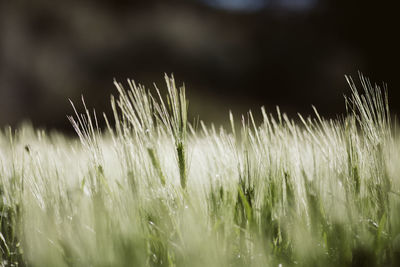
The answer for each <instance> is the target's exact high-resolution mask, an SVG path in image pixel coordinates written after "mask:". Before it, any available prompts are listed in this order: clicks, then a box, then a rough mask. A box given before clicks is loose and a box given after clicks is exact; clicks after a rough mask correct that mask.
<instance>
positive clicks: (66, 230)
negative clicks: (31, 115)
mask: <svg viewBox="0 0 400 267" xmlns="http://www.w3.org/2000/svg"><path fill="white" fill-rule="evenodd" d="M165 80H166V85H167V86H166V92H167V93H166V97H165V98H164V97H163V96H162V93H161V92H162V90H159V89H157V88H155V92H156V94H155V96H153V95H152V94H151V93H150V91H149V90H147V89H145V88H144V87H143V86H141V85H137V84H135V83H134V82H133V81H131V80H128V82H127V84H128V87H129V89H128V90H125V89H124V87H123V85H122V84H120V83H117V82H114V84H115V85H116V87H117V93H118V95H117V96H116V97H114V96H112V97H111V106H112V109H113V118H108V117H107V116H105V115H104V116H103V117H104V119H105V121H106V124H107V126H108V127H107V129H105V130H101V129H99V127H98V118H97V115H96V112H95V111H93V112H90V111H89V109H88V108H87V106H86V104H85V102H84V100H83V99H82V102H83V103H82V104H83V109H84V113H83V114H80V113H79V112H78V110H79V108H76V107H75V106H73V110H74V111H75V115H74V116H70V117H69V119H70V121H71V123H72V126H73V127H74V128H75V130H76V132H77V134H78V137H79V138H77V139H70V138H67V137H65V136H63V135H60V134H56V133H52V134H49V133H46V132H44V131H41V130H35V129H32V127H31V126H24V127H22V128H20V129H18V130H16V131H15V132H14V131H11V130H10V129H9V128H7V129H5V130H3V131H1V132H0V234H1V235H0V256H1V257H0V263H1V265H2V266H17V265H18V266H398V265H400V183H399V179H398V173H399V171H400V167H399V165H398V164H397V163H398V162H399V160H400V140H399V136H398V135H397V133H396V132H395V128H394V127H393V125H394V122H393V121H392V119H391V116H390V110H389V107H388V97H387V93H386V89H385V88H384V89H383V90H382V89H381V88H379V87H378V86H372V84H371V83H370V82H369V81H368V79H366V78H364V77H363V76H360V80H361V86H362V88H363V91H359V90H357V88H356V85H355V83H354V82H353V80H351V78H348V82H349V85H350V87H351V95H350V96H349V97H346V100H345V104H346V107H347V113H346V114H345V115H344V116H342V117H339V118H337V119H324V118H323V117H321V116H320V115H319V114H318V112H317V111H316V109H315V108H314V109H315V116H312V117H308V118H304V117H302V116H301V115H300V116H299V120H298V121H297V120H294V119H290V118H288V116H286V115H285V114H284V113H282V112H281V111H280V110H279V108H278V109H277V111H276V113H274V114H270V113H267V111H266V110H265V108H262V110H261V113H262V117H263V122H262V123H261V124H260V125H257V124H256V123H255V121H254V118H253V114H252V113H251V112H249V113H248V114H247V115H246V116H242V118H241V123H238V124H235V119H234V117H233V115H232V113H231V114H229V120H230V124H231V129H229V130H227V129H224V128H216V127H215V126H214V125H211V126H210V127H209V126H207V125H206V124H205V123H204V122H201V121H200V126H201V127H200V129H199V130H197V129H196V130H195V128H196V127H194V126H193V125H191V124H190V123H189V122H188V118H187V110H188V104H187V103H188V102H187V100H186V96H185V88H184V86H183V87H181V88H178V87H177V86H176V84H175V80H174V78H173V77H168V76H165ZM189 154H190V157H188V155H189ZM189 159H190V160H189ZM189 163H190V168H189Z"/></svg>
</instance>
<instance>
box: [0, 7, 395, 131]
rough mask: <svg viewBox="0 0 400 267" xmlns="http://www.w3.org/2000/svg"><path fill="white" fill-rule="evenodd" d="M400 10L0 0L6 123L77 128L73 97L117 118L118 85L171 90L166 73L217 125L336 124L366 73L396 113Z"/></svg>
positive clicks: (0, 118)
mask: <svg viewBox="0 0 400 267" xmlns="http://www.w3.org/2000/svg"><path fill="white" fill-rule="evenodd" d="M357 2H358V3H357ZM395 13H396V14H395ZM397 13H398V9H397V8H395V6H394V5H393V6H392V5H391V4H390V3H389V2H387V1H385V2H384V1H382V2H378V1H362V2H361V1H360V2H359V1H349V0H168V1H166V0H137V1H133V0H131V1H129V0H113V1H99V0H96V1H94V0H93V1H82V0H80V1H78V0H69V1H41V0H35V1H21V0H15V1H7V0H0V126H4V125H12V126H18V125H19V124H20V123H21V122H22V121H24V120H27V119H28V120H30V121H32V123H33V124H34V125H35V126H38V127H46V128H49V129H58V130H62V131H71V130H72V127H71V126H70V124H69V122H68V121H67V119H66V115H67V114H72V108H71V106H70V104H69V102H68V98H70V99H72V100H73V101H74V102H76V103H77V104H78V102H79V101H80V100H79V99H80V95H81V94H83V95H84V96H85V99H86V101H87V104H88V106H90V107H94V108H96V110H98V111H106V112H109V111H110V105H109V99H110V98H109V96H110V94H116V89H115V88H114V86H113V84H112V82H113V79H114V78H116V79H117V80H119V81H121V82H125V81H126V79H127V78H132V79H134V80H135V81H136V82H139V83H141V84H143V85H145V86H146V87H149V88H150V87H153V82H155V83H156V84H157V85H158V87H159V88H162V89H164V88H165V84H164V81H163V75H164V73H168V74H169V73H174V76H175V79H176V80H177V82H178V84H182V83H183V82H184V83H185V85H186V87H187V95H188V98H189V102H190V114H191V116H199V117H200V118H201V119H203V120H205V121H206V122H210V121H214V122H216V123H217V124H220V123H222V122H223V121H227V119H228V111H229V110H230V109H231V110H232V111H233V113H234V114H235V115H237V116H238V115H239V114H242V113H245V112H246V111H247V110H249V109H252V110H253V111H255V113H257V114H258V113H259V112H258V111H259V108H260V107H261V106H265V107H266V109H267V111H271V112H273V111H274V110H275V106H276V105H279V106H280V108H281V110H283V111H284V112H286V113H288V114H289V115H290V116H292V117H295V116H296V113H297V112H300V113H302V114H305V115H307V114H311V113H312V109H311V105H315V106H316V107H317V109H318V110H319V111H320V113H321V114H322V115H323V116H325V117H335V116H337V114H341V113H343V112H344V101H343V94H348V93H349V89H348V86H347V84H346V81H345V79H344V75H345V74H349V75H353V76H354V77H355V78H357V72H358V71H362V72H363V73H364V74H365V75H366V76H368V77H370V79H371V80H372V81H373V82H377V83H378V84H382V82H385V83H387V84H388V90H389V95H390V101H391V107H392V111H393V112H399V110H400V101H398V100H400V98H399V96H400V94H399V85H400V75H399V74H398V62H399V61H398V59H399V51H398V50H399V49H398V47H399V46H398V45H397V43H396V39H397V35H398V34H399V29H398V28H399V23H398V19H397V17H398V15H397ZM78 106H80V105H78Z"/></svg>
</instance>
